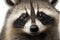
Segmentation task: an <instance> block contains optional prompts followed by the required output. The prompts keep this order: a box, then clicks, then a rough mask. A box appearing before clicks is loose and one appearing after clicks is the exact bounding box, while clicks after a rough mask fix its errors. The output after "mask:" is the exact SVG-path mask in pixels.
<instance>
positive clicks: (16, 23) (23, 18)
mask: <svg viewBox="0 0 60 40" xmlns="http://www.w3.org/2000/svg"><path fill="white" fill-rule="evenodd" d="M28 17H29V15H28V14H27V13H22V15H21V16H20V17H19V18H18V19H17V20H15V21H14V23H13V25H14V27H15V28H22V26H24V25H25V23H26V21H27V20H28Z"/></svg>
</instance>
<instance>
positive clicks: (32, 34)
mask: <svg viewBox="0 0 60 40" xmlns="http://www.w3.org/2000/svg"><path fill="white" fill-rule="evenodd" d="M39 34H40V33H39V32H34V33H33V32H31V33H30V34H29V35H31V36H38V35H39Z"/></svg>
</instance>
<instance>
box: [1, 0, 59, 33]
mask: <svg viewBox="0 0 60 40" xmlns="http://www.w3.org/2000/svg"><path fill="white" fill-rule="evenodd" d="M8 9H9V6H7V4H6V3H5V0H0V32H1V29H2V27H3V25H4V20H5V16H6V13H7V11H8ZM56 9H58V10H59V11H60V0H59V2H58V4H57V6H56Z"/></svg>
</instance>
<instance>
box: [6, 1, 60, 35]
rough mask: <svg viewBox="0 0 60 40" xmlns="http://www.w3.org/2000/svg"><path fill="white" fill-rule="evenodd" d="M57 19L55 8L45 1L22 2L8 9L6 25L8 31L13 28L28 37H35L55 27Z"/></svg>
mask: <svg viewBox="0 0 60 40" xmlns="http://www.w3.org/2000/svg"><path fill="white" fill-rule="evenodd" d="M11 10H12V11H11ZM58 17H59V16H58V12H57V11H56V10H55V8H53V6H52V5H51V4H49V3H48V4H47V2H45V1H41V0H40V1H37V0H36V1H33V2H27V1H22V2H21V3H19V4H18V5H16V6H13V7H12V8H11V9H10V15H9V17H8V18H7V24H6V25H7V28H9V29H12V28H13V29H17V30H18V31H22V32H23V33H27V34H29V35H36V34H40V33H43V32H45V31H46V30H49V29H51V28H53V27H57V25H58ZM8 26H10V27H8ZM20 33H21V32H20Z"/></svg>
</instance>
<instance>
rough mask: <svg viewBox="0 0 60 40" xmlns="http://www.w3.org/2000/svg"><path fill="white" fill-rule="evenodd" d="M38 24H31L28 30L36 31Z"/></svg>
mask: <svg viewBox="0 0 60 40" xmlns="http://www.w3.org/2000/svg"><path fill="white" fill-rule="evenodd" d="M38 30H39V29H38V26H37V25H32V26H31V27H30V31H31V32H38Z"/></svg>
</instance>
